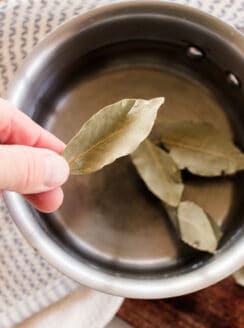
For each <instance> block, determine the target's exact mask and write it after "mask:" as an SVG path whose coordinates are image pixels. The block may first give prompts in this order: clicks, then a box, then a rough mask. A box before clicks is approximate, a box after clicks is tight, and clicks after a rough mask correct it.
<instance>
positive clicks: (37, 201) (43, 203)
mask: <svg viewBox="0 0 244 328" xmlns="http://www.w3.org/2000/svg"><path fill="white" fill-rule="evenodd" d="M25 198H26V199H27V200H28V201H29V202H31V204H32V205H33V206H34V207H35V208H36V209H38V210H39V211H41V212H44V213H51V212H54V211H56V210H57V209H58V208H59V207H60V206H61V204H62V202H63V198H64V194H63V191H62V189H61V188H60V187H58V188H56V189H53V190H49V191H46V192H43V193H40V194H34V195H25Z"/></svg>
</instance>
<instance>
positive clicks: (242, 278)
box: [233, 266, 244, 287]
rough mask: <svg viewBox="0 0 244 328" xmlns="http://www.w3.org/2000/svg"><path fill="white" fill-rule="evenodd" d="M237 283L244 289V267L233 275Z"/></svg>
mask: <svg viewBox="0 0 244 328" xmlns="http://www.w3.org/2000/svg"><path fill="white" fill-rule="evenodd" d="M233 277H234V280H235V282H236V283H237V284H238V285H240V286H242V287H244V266H243V267H242V268H241V269H240V270H238V271H236V272H235V273H234V274H233Z"/></svg>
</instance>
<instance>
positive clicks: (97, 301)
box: [0, 0, 244, 328]
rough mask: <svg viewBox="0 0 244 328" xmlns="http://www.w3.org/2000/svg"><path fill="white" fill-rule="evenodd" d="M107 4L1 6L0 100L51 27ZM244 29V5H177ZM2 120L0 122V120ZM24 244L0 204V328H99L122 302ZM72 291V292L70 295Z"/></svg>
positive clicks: (16, 0)
mask: <svg viewBox="0 0 244 328" xmlns="http://www.w3.org/2000/svg"><path fill="white" fill-rule="evenodd" d="M112 2H116V1H111V0H110V1H109V0H0V96H3V95H4V93H5V90H6V88H7V85H8V83H9V81H11V80H12V78H13V76H14V73H15V71H16V69H17V68H18V67H19V66H20V65H21V62H22V60H23V58H24V57H25V56H26V55H27V54H28V53H29V52H30V51H31V49H32V48H33V47H34V46H35V45H36V44H37V43H38V42H39V41H40V40H41V39H42V38H43V37H44V36H45V35H46V34H47V33H49V32H51V31H52V30H53V29H54V28H55V27H57V26H58V25H60V24H61V23H63V22H65V21H66V20H68V19H69V18H72V17H74V16H76V15H78V14H80V13H82V12H84V11H86V10H89V9H92V8H94V7H97V6H101V5H103V4H106V3H112ZM171 2H179V3H184V4H188V5H190V6H194V7H198V8H200V9H202V10H205V11H208V12H209V13H212V14H213V15H216V16H218V17H220V18H222V19H224V20H225V21H226V22H228V23H231V24H232V25H235V26H236V27H238V28H242V27H244V14H243V13H244V0H200V1H199V0H176V1H171ZM0 119H1V118H0ZM77 288H78V285H77V284H76V283H74V282H73V281H71V280H70V279H68V278H66V277H64V276H62V275H61V274H60V273H58V272H57V271H56V270H55V269H53V268H52V267H51V266H50V265H48V264H47V263H46V262H45V261H44V260H43V259H42V258H41V257H40V256H39V255H38V254H37V253H36V252H35V251H33V250H32V248H31V247H30V246H29V245H28V244H27V243H26V241H25V240H24V239H23V237H22V236H21V234H20V233H19V232H18V230H17V229H16V227H15V225H14V223H13V221H12V219H11V218H10V216H9V214H8V212H7V210H6V208H5V206H4V204H3V203H0V328H7V327H12V326H14V325H15V324H16V323H18V322H21V321H23V320H24V319H26V318H28V317H30V316H31V315H33V314H34V313H37V312H38V311H40V310H41V309H44V308H46V307H47V306H48V305H50V304H52V303H54V302H56V301H58V300H61V299H62V298H63V297H64V296H66V295H67V294H70V293H71V292H72V291H73V292H72V293H71V295H69V296H68V297H66V298H65V299H64V300H62V301H59V302H58V303H56V304H55V305H52V306H51V307H49V308H48V309H45V310H44V311H42V313H40V314H37V315H36V316H35V317H34V318H31V319H29V320H27V321H26V322H25V323H23V324H21V325H20V326H19V327H22V328H30V327H31V328H39V327H45V328H49V327H50V328H56V327H58V328H62V327H72V328H80V327H81V328H100V327H101V328H102V327H104V326H105V325H106V324H107V322H108V321H109V320H110V319H111V318H112V317H113V315H114V314H115V313H116V311H117V310H118V308H119V306H120V305H121V303H122V301H123V299H122V298H119V297H113V296H110V295H105V294H103V293H99V292H96V291H92V290H90V289H88V288H85V287H79V288H78V289H77ZM74 290H75V291H74Z"/></svg>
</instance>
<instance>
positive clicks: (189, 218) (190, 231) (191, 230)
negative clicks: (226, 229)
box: [177, 201, 222, 253]
mask: <svg viewBox="0 0 244 328" xmlns="http://www.w3.org/2000/svg"><path fill="white" fill-rule="evenodd" d="M177 216H178V223H179V232H180V237H181V239H182V240H183V241H184V242H185V243H186V244H188V245H190V246H192V247H194V248H196V249H199V250H202V251H207V252H209V253H214V251H215V250H216V248H217V246H218V242H219V240H220V238H221V236H222V232H221V230H220V228H219V227H218V225H217V224H216V223H215V222H214V221H213V219H212V218H211V217H210V216H209V215H208V214H207V213H206V212H204V210H203V209H202V208H201V207H200V206H198V205H197V204H195V203H193V202H191V201H183V202H181V203H180V205H179V207H178V210H177Z"/></svg>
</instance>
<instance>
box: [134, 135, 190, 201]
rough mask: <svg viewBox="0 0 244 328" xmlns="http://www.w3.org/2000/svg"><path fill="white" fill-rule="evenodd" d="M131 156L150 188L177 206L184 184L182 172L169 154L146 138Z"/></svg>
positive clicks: (164, 199) (160, 197) (159, 196)
mask: <svg viewBox="0 0 244 328" xmlns="http://www.w3.org/2000/svg"><path fill="white" fill-rule="evenodd" d="M131 157H132V161H133V163H134V165H135V167H136V169H137V171H138V173H139V174H140V176H141V178H142V179H143V181H144V182H145V184H146V185H147V187H148V189H149V190H150V191H151V192H152V193H154V194H155V195H156V196H157V197H158V198H159V199H161V200H162V201H163V202H164V203H167V204H169V205H171V206H177V205H178V204H179V202H180V199H181V195H182V192H183V189H184V185H183V183H182V180H181V173H180V171H179V169H178V167H177V165H176V164H175V163H174V161H173V160H172V158H171V157H170V156H169V154H168V153H167V152H165V151H164V150H162V149H160V148H159V147H158V146H156V145H154V144H153V143H152V142H151V141H149V139H146V140H145V141H144V142H142V143H141V144H140V146H139V147H138V148H137V149H136V151H135V152H134V153H132V154H131Z"/></svg>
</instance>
